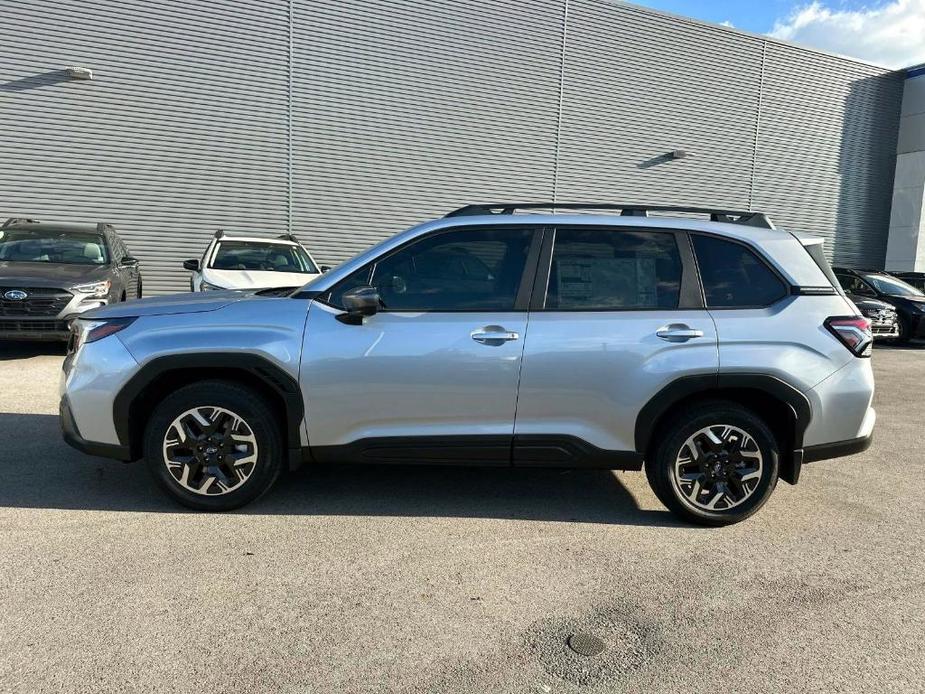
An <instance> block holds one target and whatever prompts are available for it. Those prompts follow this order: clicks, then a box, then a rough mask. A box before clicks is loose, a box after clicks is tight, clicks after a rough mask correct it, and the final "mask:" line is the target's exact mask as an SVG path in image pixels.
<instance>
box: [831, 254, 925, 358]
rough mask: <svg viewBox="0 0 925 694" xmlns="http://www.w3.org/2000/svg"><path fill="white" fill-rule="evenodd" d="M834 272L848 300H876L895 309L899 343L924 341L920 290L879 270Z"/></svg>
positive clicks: (923, 299) (924, 310) (924, 296)
mask: <svg viewBox="0 0 925 694" xmlns="http://www.w3.org/2000/svg"><path fill="white" fill-rule="evenodd" d="M833 270H834V271H835V276H836V277H837V278H838V281H839V283H840V284H841V286H842V289H844V290H845V293H846V294H848V295H849V296H850V297H852V298H855V297H860V299H877V300H879V301H883V302H885V303H887V304H889V305H890V306H892V307H893V308H894V309H896V313H897V317H898V322H899V334H898V335H897V336H896V339H897V340H898V341H900V342H907V341H909V340H911V339H913V338H925V293H923V292H922V291H921V290H919V289H916V288H915V287H913V286H912V285H911V284H909V283H907V282H904V281H903V280H901V279H899V278H898V277H894V276H893V275H891V274H890V273H888V272H883V271H882V270H851V269H848V268H841V267H836V268H833ZM855 300H857V299H855Z"/></svg>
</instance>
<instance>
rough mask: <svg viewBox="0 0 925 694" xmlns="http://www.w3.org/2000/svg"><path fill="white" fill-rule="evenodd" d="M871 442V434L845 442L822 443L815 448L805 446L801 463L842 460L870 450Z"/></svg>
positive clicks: (872, 438)
mask: <svg viewBox="0 0 925 694" xmlns="http://www.w3.org/2000/svg"><path fill="white" fill-rule="evenodd" d="M873 440H874V437H873V434H868V435H867V436H861V437H858V438H856V439H848V440H847V441H835V442H833V443H822V444H819V445H817V446H807V447H806V448H804V449H803V453H802V457H803V462H804V463H814V462H816V461H817V460H830V459H832V458H844V457H845V456H848V455H855V454H857V453H863V452H864V451H866V450H867V449H868V448H870V444H871V443H872V442H873Z"/></svg>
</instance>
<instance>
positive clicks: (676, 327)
mask: <svg viewBox="0 0 925 694" xmlns="http://www.w3.org/2000/svg"><path fill="white" fill-rule="evenodd" d="M655 334H656V335H658V336H659V337H660V338H662V339H663V340H666V341H668V342H687V341H688V340H691V339H693V338H695V337H703V330H696V329H694V328H691V327H690V326H689V325H685V324H684V323H672V324H671V325H666V326H665V327H664V328H659V329H658V330H656V331H655Z"/></svg>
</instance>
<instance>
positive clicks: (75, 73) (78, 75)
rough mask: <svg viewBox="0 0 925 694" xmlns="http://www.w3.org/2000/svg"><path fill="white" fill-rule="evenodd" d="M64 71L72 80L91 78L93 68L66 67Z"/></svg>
mask: <svg viewBox="0 0 925 694" xmlns="http://www.w3.org/2000/svg"><path fill="white" fill-rule="evenodd" d="M64 71H65V72H66V73H67V76H68V77H70V78H71V79H72V80H92V79H93V70H91V69H90V68H88V67H76V66H75V67H66V68H64Z"/></svg>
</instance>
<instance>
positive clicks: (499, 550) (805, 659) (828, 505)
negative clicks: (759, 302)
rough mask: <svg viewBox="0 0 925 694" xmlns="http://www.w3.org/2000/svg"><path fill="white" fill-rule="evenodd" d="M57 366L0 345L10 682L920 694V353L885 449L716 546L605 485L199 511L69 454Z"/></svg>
mask: <svg viewBox="0 0 925 694" xmlns="http://www.w3.org/2000/svg"><path fill="white" fill-rule="evenodd" d="M62 355H63V352H62V350H61V349H60V348H57V347H54V346H15V347H12V348H0V691H3V692H7V691H9V692H29V693H32V692H104V691H105V692H171V693H180V692H197V693H198V692H234V693H235V694H244V693H246V692H325V693H340V692H351V693H352V692H439V693H440V694H452V693H455V692H460V693H461V692H466V693H470V694H481V693H486V692H492V693H494V692H540V693H549V692H567V693H584V692H607V693H618V692H686V693H688V692H717V691H721V692H774V693H775V694H780V693H784V692H800V693H802V692H810V691H813V692H872V693H873V692H876V693H877V694H884V693H887V692H902V693H903V694H907V693H909V692H925V552H923V541H925V346H919V347H910V348H905V349H900V348H878V349H877V350H876V351H875V354H874V369H875V371H876V376H877V386H878V391H877V396H876V407H877V410H878V414H879V422H878V425H877V429H876V441H875V443H874V445H873V446H872V447H871V449H870V450H868V451H867V452H866V453H863V454H861V455H857V456H854V457H851V458H845V459H840V460H834V461H827V462H819V463H813V464H812V465H810V466H807V467H806V468H804V471H803V477H802V479H801V481H800V484H799V485H798V486H796V487H792V486H790V485H787V484H784V483H781V484H780V485H779V486H778V488H777V490H776V491H775V493H774V495H773V496H772V498H771V500H770V502H769V503H768V504H767V506H765V508H764V509H763V510H762V511H761V512H760V513H759V514H758V515H757V516H755V517H753V518H752V519H750V520H748V521H746V522H744V523H741V524H739V525H737V526H733V527H730V528H723V529H705V528H697V527H691V526H687V525H684V524H682V523H679V522H677V521H676V520H675V519H674V517H673V516H671V515H670V514H668V513H667V512H666V511H665V510H663V508H662V507H661V506H660V505H659V503H658V502H657V500H656V499H655V497H654V496H653V495H652V494H651V492H650V491H649V489H648V487H647V485H646V481H645V476H644V475H643V474H642V473H611V472H606V471H587V470H586V471H552V470H497V469H474V468H472V469H465V468H460V469H443V468H439V469H425V468H415V467H409V468H404V467H396V468H387V469H385V468H374V467H344V468H330V467H329V468H310V469H306V470H302V471H300V472H297V473H294V474H291V475H289V476H288V477H287V478H285V479H284V480H283V481H282V483H281V484H279V485H278V486H277V487H276V488H275V489H274V490H273V491H271V492H270V494H268V495H267V496H265V497H264V498H263V499H261V500H260V501H258V502H257V503H255V504H253V505H251V506H249V507H247V508H245V509H242V510H241V511H238V512H235V513H230V514H224V515H208V514H200V513H194V512H190V511H186V510H183V509H181V508H179V507H177V506H175V505H174V504H173V503H172V502H170V501H169V500H168V499H166V498H165V497H164V496H163V495H162V494H161V492H160V491H159V490H158V489H157V488H156V487H155V485H154V483H153V481H152V480H151V479H149V477H148V474H147V472H146V470H145V469H144V468H143V467H142V466H141V465H138V464H123V463H119V462H114V461H109V460H104V459H100V458H91V457H87V456H84V455H82V454H80V453H78V452H77V451H74V450H72V449H70V448H69V447H67V446H66V445H65V444H64V443H63V442H62V440H61V438H60V434H59V430H58V418H57V414H56V413H57V382H58V374H59V372H60V366H61V361H62ZM573 635H578V637H579V638H577V639H575V640H574V642H573V645H576V646H578V647H579V648H583V649H584V650H586V651H589V652H596V653H597V654H596V655H580V654H578V653H576V652H575V651H573V650H572V649H571V648H570V647H569V646H568V644H567V640H568V638H569V637H570V636H573ZM598 651H599V652H598Z"/></svg>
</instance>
